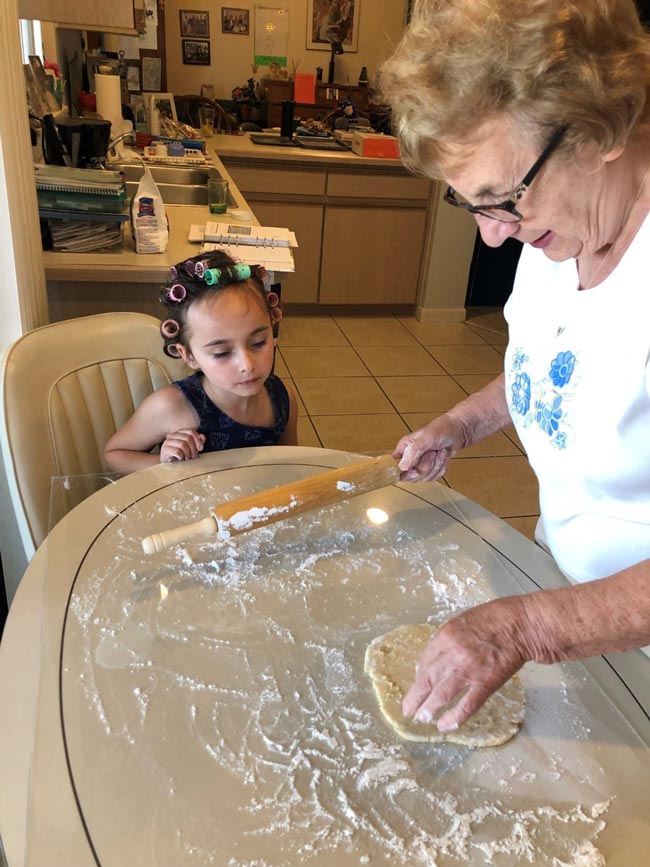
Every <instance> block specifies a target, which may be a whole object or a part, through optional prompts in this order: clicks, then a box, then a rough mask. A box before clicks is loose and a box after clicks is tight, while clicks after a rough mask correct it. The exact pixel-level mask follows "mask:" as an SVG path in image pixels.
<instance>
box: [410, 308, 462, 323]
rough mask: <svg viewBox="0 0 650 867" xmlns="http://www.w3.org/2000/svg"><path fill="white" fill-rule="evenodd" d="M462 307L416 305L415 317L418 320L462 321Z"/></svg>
mask: <svg viewBox="0 0 650 867" xmlns="http://www.w3.org/2000/svg"><path fill="white" fill-rule="evenodd" d="M465 316H466V310H465V308H464V307H416V308H415V318H416V319H417V320H418V322H464V321H465Z"/></svg>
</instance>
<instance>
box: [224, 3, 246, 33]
mask: <svg viewBox="0 0 650 867" xmlns="http://www.w3.org/2000/svg"><path fill="white" fill-rule="evenodd" d="M221 32H222V33H228V34H230V35H232V36H248V35H249V34H250V9H235V8H234V7H233V6H222V7H221Z"/></svg>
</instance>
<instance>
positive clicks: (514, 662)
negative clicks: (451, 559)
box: [402, 596, 530, 731]
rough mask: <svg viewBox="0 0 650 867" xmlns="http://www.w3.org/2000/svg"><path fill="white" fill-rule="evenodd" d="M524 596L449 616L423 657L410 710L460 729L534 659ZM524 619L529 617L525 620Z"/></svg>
mask: <svg viewBox="0 0 650 867" xmlns="http://www.w3.org/2000/svg"><path fill="white" fill-rule="evenodd" d="M521 608H522V603H521V602H520V599H519V597H514V596H511V597H508V598H506V599H498V600H494V601H493V602H488V603H487V604H485V605H479V606H478V607H476V608H470V609H469V610H468V611H465V612H464V613H463V614H460V615H459V616H458V617H454V618H453V619H452V620H449V621H447V623H445V625H444V626H442V627H441V629H440V631H439V632H437V633H436V634H435V635H434V637H433V638H432V639H431V641H430V642H429V644H428V645H427V647H426V649H425V650H424V653H423V654H422V656H421V657H420V660H419V662H418V665H417V669H416V673H415V682H414V683H413V686H412V687H411V688H410V690H409V691H408V692H407V694H406V696H405V697H404V701H403V702H402V711H403V713H404V716H407V717H414V718H415V719H416V720H418V721H419V722H425V723H428V722H431V720H432V719H433V718H434V717H435V716H436V714H438V713H439V712H440V711H441V710H442V708H444V707H445V705H450V707H449V708H448V709H447V710H446V711H445V712H444V713H443V714H442V716H441V717H440V719H439V720H438V729H439V730H440V731H454V730H455V729H457V728H458V726H459V725H461V724H462V723H464V722H465V721H466V720H467V719H468V717H470V716H471V715H472V714H474V713H476V711H477V710H478V709H479V708H480V707H481V705H482V704H483V703H484V702H485V701H486V700H487V699H488V698H489V697H490V696H491V695H492V693H493V692H496V690H497V689H499V687H500V686H503V684H504V683H505V682H506V681H507V680H508V679H509V678H510V677H512V675H513V674H514V673H515V672H516V671H518V670H519V669H520V668H521V666H522V665H523V664H524V662H526V661H528V659H530V656H529V654H528V652H527V651H526V649H525V638H526V635H525V628H526V627H525V625H524V623H525V620H524V618H523V616H522V615H523V612H522V611H521V610H520V609H521ZM522 621H523V622H522Z"/></svg>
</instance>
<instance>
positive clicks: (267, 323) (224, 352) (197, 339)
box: [179, 286, 274, 397]
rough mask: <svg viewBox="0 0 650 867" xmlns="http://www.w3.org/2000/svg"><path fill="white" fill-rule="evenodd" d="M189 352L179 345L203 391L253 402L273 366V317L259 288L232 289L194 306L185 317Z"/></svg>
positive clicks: (207, 296)
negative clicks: (199, 373)
mask: <svg viewBox="0 0 650 867" xmlns="http://www.w3.org/2000/svg"><path fill="white" fill-rule="evenodd" d="M186 327H187V334H188V343H189V351H188V349H186V348H185V347H184V346H182V345H180V344H179V351H180V353H181V355H182V357H183V360H184V361H185V362H186V363H187V364H188V365H189V366H190V367H192V368H193V369H194V370H201V371H202V372H203V374H204V376H205V378H206V383H205V386H206V388H207V390H208V393H210V391H211V392H212V393H213V394H214V396H215V397H219V396H220V395H223V394H224V393H228V394H231V395H236V396H239V397H251V396H253V395H255V394H257V393H258V392H259V391H261V389H262V387H263V386H264V383H265V381H266V380H267V378H268V376H269V374H270V373H271V368H272V367H273V349H274V340H273V332H272V329H271V318H270V315H269V310H268V308H267V307H266V306H265V305H264V302H263V301H262V299H261V298H259V297H258V293H257V291H256V290H255V289H253V288H252V287H249V286H242V287H228V288H226V289H222V290H220V291H219V292H216V293H215V294H213V295H206V296H205V297H204V298H201V299H200V300H199V301H196V302H195V303H194V304H192V306H191V307H190V308H189V310H188V312H187V326H186Z"/></svg>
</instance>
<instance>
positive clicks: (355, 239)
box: [320, 205, 426, 304]
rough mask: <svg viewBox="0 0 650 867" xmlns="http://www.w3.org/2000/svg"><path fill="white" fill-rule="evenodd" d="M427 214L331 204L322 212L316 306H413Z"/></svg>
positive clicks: (400, 209) (413, 210) (408, 210)
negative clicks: (318, 297) (318, 295)
mask: <svg viewBox="0 0 650 867" xmlns="http://www.w3.org/2000/svg"><path fill="white" fill-rule="evenodd" d="M425 227H426V211H425V210H422V209H415V208H391V207H382V208H381V209H378V208H377V207H355V206H349V205H331V206H329V207H328V208H327V210H326V216H325V225H324V230H323V247H322V260H321V273H320V303H321V304H415V303H416V302H417V295H418V284H419V275H420V263H421V259H422V247H423V244H424V237H425Z"/></svg>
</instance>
